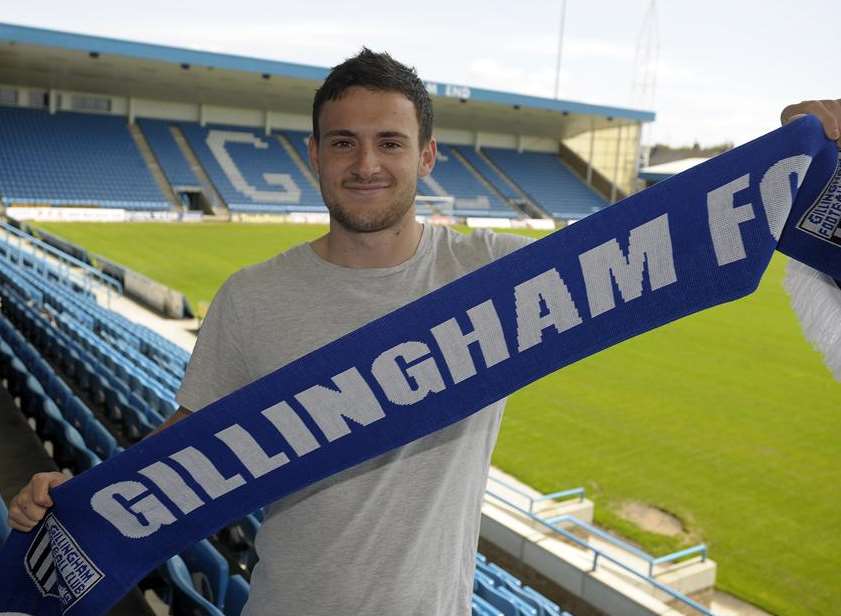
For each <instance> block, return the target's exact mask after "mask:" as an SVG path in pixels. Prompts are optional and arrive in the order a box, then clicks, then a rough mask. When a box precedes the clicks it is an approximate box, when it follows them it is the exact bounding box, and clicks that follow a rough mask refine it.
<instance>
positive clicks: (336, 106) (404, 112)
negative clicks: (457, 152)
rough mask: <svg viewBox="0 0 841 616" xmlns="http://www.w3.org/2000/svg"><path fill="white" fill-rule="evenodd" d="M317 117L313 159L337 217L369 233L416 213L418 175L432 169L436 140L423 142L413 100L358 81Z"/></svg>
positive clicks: (326, 198)
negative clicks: (318, 135) (366, 87)
mask: <svg viewBox="0 0 841 616" xmlns="http://www.w3.org/2000/svg"><path fill="white" fill-rule="evenodd" d="M318 122H319V132H320V138H319V142H318V143H317V144H316V142H315V139H313V138H310V142H309V156H310V164H311V165H312V168H313V169H314V170H315V172H316V173H317V174H318V181H319V184H320V185H321V194H322V197H323V198H324V203H325V205H326V206H327V209H328V210H329V211H330V215H331V217H332V218H333V220H335V221H336V222H338V223H339V224H340V225H341V226H342V227H344V228H345V229H347V230H349V231H354V232H357V233H370V232H373V231H381V230H383V229H388V228H390V227H392V226H394V225H395V224H397V223H398V222H400V221H401V220H403V219H404V218H405V217H406V216H407V215H410V216H413V215H414V203H415V192H416V189H417V181H418V177H420V176H425V175H428V174H429V173H430V172H431V171H432V167H433V166H434V164H435V152H436V144H435V140H434V139H432V140H430V142H429V143H427V144H425V145H424V146H423V147H422V148H421V147H420V145H419V143H418V129H419V127H418V120H417V115H416V113H415V107H414V104H413V103H412V101H410V100H409V99H408V98H406V97H405V96H404V95H402V94H400V93H398V92H384V91H372V90H368V89H365V88H362V87H358V86H354V87H351V88H348V89H347V90H346V91H345V93H344V95H343V96H342V97H341V98H340V99H339V100H334V101H328V102H326V103H325V104H324V106H323V107H322V108H321V113H320V115H319V118H318Z"/></svg>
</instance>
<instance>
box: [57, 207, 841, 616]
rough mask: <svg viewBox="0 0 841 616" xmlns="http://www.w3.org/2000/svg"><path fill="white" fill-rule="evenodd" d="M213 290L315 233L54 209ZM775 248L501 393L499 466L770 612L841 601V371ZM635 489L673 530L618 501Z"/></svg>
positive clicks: (136, 256) (107, 251) (634, 495)
mask: <svg viewBox="0 0 841 616" xmlns="http://www.w3.org/2000/svg"><path fill="white" fill-rule="evenodd" d="M43 226H44V227H45V228H46V229H48V230H50V231H52V232H54V233H57V234H59V235H61V236H63V237H66V238H67V239H70V240H72V241H75V242H77V243H79V244H81V245H83V246H84V247H86V248H88V249H89V250H91V251H93V252H95V253H99V254H102V255H103V256H107V257H109V258H112V259H114V260H116V261H118V262H120V263H123V264H125V265H127V266H129V267H132V268H134V269H137V270H139V271H141V272H143V273H145V274H146V275H148V276H150V277H152V278H154V279H156V280H159V281H161V282H163V283H165V284H167V285H170V286H172V287H174V288H176V289H179V290H181V291H182V292H184V293H185V294H186V295H187V296H188V297H189V299H190V300H191V301H192V302H193V303H194V304H195V303H196V302H198V301H201V300H204V301H207V300H210V299H211V298H212V296H213V294H214V292H215V290H216V289H217V288H218V287H219V285H220V284H221V283H222V282H223V281H224V280H225V278H227V276H229V275H230V274H231V273H233V272H234V271H235V270H236V269H237V268H239V267H241V266H243V265H246V264H250V263H255V262H257V261H260V260H263V259H267V258H269V257H271V256H272V255H274V254H275V253H276V252H278V251H280V250H284V249H286V248H288V247H289V246H291V245H293V244H295V243H298V242H302V241H306V240H308V239H312V238H314V237H316V236H318V235H320V234H322V233H324V231H325V228H324V227H314V226H291V225H259V226H257V225H228V224H216V225H213V224H202V225H186V224H185V225H167V224H133V225H106V224H50V225H43ZM783 266H784V259H783V258H782V257H779V256H777V257H775V260H774V261H773V262H772V266H771V269H770V270H769V272H768V273H767V274H766V276H765V279H764V280H763V282H762V285H761V286H760V289H759V291H758V292H757V293H756V294H754V295H753V296H751V297H749V298H746V299H744V300H741V301H738V302H734V303H731V304H728V305H725V306H720V307H718V308H714V309H712V310H709V311H706V312H704V313H701V314H697V315H694V316H691V317H689V318H686V319H682V320H680V321H678V322H676V323H672V324H671V325H668V326H666V327H663V328H660V329H658V330H656V331H653V332H650V333H648V334H645V335H643V336H640V337H639V338H636V339H634V340H630V341H627V342H625V343H623V344H620V345H618V346H616V347H613V348H611V349H609V350H607V351H604V352H602V353H600V354H598V355H597V356H594V357H591V358H589V359H586V360H584V361H581V362H579V363H577V364H575V365H573V366H570V367H568V368H566V369H564V370H562V371H561V372H559V373H557V374H554V375H551V376H549V377H546V378H544V379H543V380H541V381H539V382H537V383H535V384H533V385H531V386H530V387H528V388H527V389H525V390H523V391H520V392H519V393H517V394H516V395H515V396H513V397H512V398H511V400H510V402H509V404H508V409H507V410H506V413H505V419H504V421H503V425H502V431H501V434H500V438H499V444H498V445H497V448H496V452H495V454H494V464H496V465H497V466H499V467H500V468H502V469H504V470H505V471H507V472H510V473H512V474H514V475H516V476H517V477H519V478H520V479H522V480H523V481H525V482H527V483H529V484H531V485H533V486H535V487H537V488H538V489H540V490H543V491H546V492H548V491H552V490H557V489H562V488H569V487H574V486H578V485H583V486H584V487H585V488H586V489H587V496H588V497H589V498H591V499H593V500H594V501H595V502H596V520H597V522H598V523H599V524H601V525H603V526H605V527H608V528H611V529H613V530H615V531H617V532H618V533H620V534H622V535H623V536H625V537H627V538H630V539H631V540H633V541H636V542H637V543H639V544H641V545H642V546H644V547H645V548H647V549H648V550H650V551H652V552H654V553H655V554H656V555H661V554H664V553H666V552H668V551H671V550H672V549H674V548H677V547H680V546H682V545H689V544H691V543H695V542H698V541H703V542H706V543H707V544H708V545H709V548H710V556H711V558H713V559H714V560H716V561H717V562H718V564H719V569H718V587H719V588H720V589H722V590H725V591H728V592H732V593H733V594H735V595H738V596H739V597H741V598H743V599H745V600H748V601H751V602H753V603H755V604H758V605H760V606H761V607H763V608H765V609H767V610H769V611H771V612H773V613H775V614H786V615H789V614H791V615H794V614H797V615H801V614H802V615H804V616H806V615H814V614H833V613H838V612H837V610H838V609H839V608H838V606H839V605H841V584H839V579H841V578H839V573H838V572H839V570H841V514H840V513H839V509H840V508H841V385H839V384H838V383H836V382H834V381H833V380H832V379H831V378H830V376H829V373H828V371H827V370H826V368H825V367H824V366H823V365H822V364H821V362H820V359H819V357H818V355H817V354H816V353H815V352H813V351H812V350H811V349H810V348H809V347H808V345H807V343H806V342H805V341H804V340H803V337H802V336H801V334H800V331H799V328H798V326H797V323H796V321H795V318H794V316H793V314H792V313H791V311H790V310H789V308H788V303H787V299H786V297H785V293H784V291H783V290H782V287H781V280H782V276H783ZM627 501H639V502H643V503H647V504H649V505H652V506H656V507H659V508H661V509H664V510H667V511H670V512H672V513H673V514H675V515H676V516H678V517H679V518H680V519H681V521H682V522H683V524H684V526H685V528H686V530H687V533H686V535H687V536H686V537H684V538H683V539H675V538H667V537H664V536H662V535H657V534H654V533H648V532H644V531H642V530H641V529H639V528H638V527H636V526H635V525H634V524H632V523H630V522H628V521H627V520H625V519H623V518H622V517H620V515H619V514H618V510H619V508H620V506H621V504H622V503H623V502H627Z"/></svg>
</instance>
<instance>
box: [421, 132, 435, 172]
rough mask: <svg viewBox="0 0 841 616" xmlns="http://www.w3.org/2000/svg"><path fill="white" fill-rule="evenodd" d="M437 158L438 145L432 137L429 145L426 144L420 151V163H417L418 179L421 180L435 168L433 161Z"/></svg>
mask: <svg viewBox="0 0 841 616" xmlns="http://www.w3.org/2000/svg"><path fill="white" fill-rule="evenodd" d="M437 156H438V143H437V142H436V141H435V137H432V138H430V140H429V143H427V144H426V145H425V146H423V148H422V149H421V153H420V162H419V163H418V177H419V178H422V177H424V176H427V175H429V174H430V173H432V169H433V168H434V167H435V159H436V158H437Z"/></svg>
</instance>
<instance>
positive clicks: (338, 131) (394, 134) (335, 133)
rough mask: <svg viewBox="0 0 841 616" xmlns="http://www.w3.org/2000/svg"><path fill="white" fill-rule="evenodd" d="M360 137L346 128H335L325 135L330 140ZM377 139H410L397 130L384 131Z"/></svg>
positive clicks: (379, 133)
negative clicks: (333, 138) (331, 138)
mask: <svg viewBox="0 0 841 616" xmlns="http://www.w3.org/2000/svg"><path fill="white" fill-rule="evenodd" d="M357 136H358V135H357V134H356V133H355V132H353V131H352V130H348V129H346V128H334V129H333V130H328V131H327V132H325V133H324V137H325V138H327V139H329V138H330V137H357ZM377 137H379V138H381V139H382V138H386V139H395V138H400V139H409V135H407V134H406V133H401V132H400V131H396V130H384V131H380V132H378V133H377Z"/></svg>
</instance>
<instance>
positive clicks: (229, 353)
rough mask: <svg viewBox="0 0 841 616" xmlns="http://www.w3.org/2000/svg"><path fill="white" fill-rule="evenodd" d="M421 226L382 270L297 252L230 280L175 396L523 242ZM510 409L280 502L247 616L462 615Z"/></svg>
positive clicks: (260, 539)
mask: <svg viewBox="0 0 841 616" xmlns="http://www.w3.org/2000/svg"><path fill="white" fill-rule="evenodd" d="M528 241H529V240H528V239H526V238H523V237H518V236H513V235H506V234H500V235H497V234H494V233H492V232H488V231H476V232H475V233H473V234H471V235H468V236H465V235H461V234H459V233H456V232H454V231H451V230H449V229H447V228H445V227H434V226H429V225H427V226H425V227H424V230H423V235H422V237H421V241H420V244H419V245H418V249H417V251H416V253H415V255H414V256H413V257H411V258H410V259H409V260H407V261H405V262H404V263H402V264H400V265H398V266H395V267H388V268H372V269H352V268H345V267H340V266H337V265H334V264H332V263H329V262H327V261H324V260H323V259H321V258H320V257H319V256H318V255H317V254H316V253H315V252H314V251H313V249H312V247H311V246H310V245H309V244H302V245H300V246H296V247H294V248H292V249H290V250H289V251H287V252H285V253H282V254H279V255H277V256H276V257H274V258H272V259H269V260H268V261H265V262H263V263H260V264H258V265H254V266H251V267H247V268H245V269H243V270H240V271H239V272H237V273H236V274H234V275H233V276H232V277H231V278H230V279H228V281H227V282H226V283H225V284H224V285H223V287H222V289H221V290H220V291H219V293H218V294H217V296H216V298H215V299H214V300H213V304H212V306H211V307H210V310H209V311H208V315H207V318H206V319H205V321H204V323H203V325H202V328H201V333H200V334H199V339H198V342H197V343H196V348H195V350H194V352H193V356H192V358H191V360H190V365H189V367H188V368H187V374H186V375H185V377H184V382H183V383H182V385H181V389H180V391H179V392H178V395H177V396H176V399H177V400H178V402H179V403H180V404H181V405H182V406H184V407H186V408H188V409H192V410H198V409H201V408H202V407H204V406H206V405H208V404H210V403H211V402H213V401H215V400H217V399H218V398H221V397H222V396H224V395H226V394H227V393H229V392H231V391H233V390H235V389H237V388H239V387H242V386H243V385H246V384H247V383H250V382H251V381H253V380H255V379H257V378H259V377H261V376H264V375H266V374H268V373H269V372H272V371H274V370H275V369H277V368H279V367H280V366H283V365H285V364H287V363H289V362H291V361H293V360H295V359H297V358H299V357H301V356H303V355H305V354H306V353H309V352H310V351H312V350H314V349H316V348H318V347H320V346H323V345H324V344H326V343H328V342H331V341H332V340H334V339H336V338H338V337H340V336H342V335H344V334H346V333H348V332H350V331H353V330H354V329H357V328H358V327H360V326H362V325H364V324H365V323H367V322H369V321H371V320H373V319H375V318H377V317H380V316H382V315H384V314H387V313H388V312H391V311H392V310H394V309H396V308H398V307H400V306H402V305H404V304H406V303H408V302H410V301H411V300H413V299H416V298H418V297H420V296H422V295H425V294H426V293H428V292H429V291H432V290H433V289H436V288H438V287H441V286H443V285H444V284H446V283H448V282H450V281H452V280H454V279H455V278H458V277H459V276H462V275H463V274H466V273H468V272H470V271H472V270H474V269H476V268H478V267H480V266H482V265H485V264H486V263H488V262H490V261H492V260H494V259H496V258H498V257H501V256H503V255H505V254H508V253H510V252H512V251H514V250H516V249H517V248H520V247H521V246H523V245H525V244H526V243H528ZM503 407H504V401H500V402H498V403H496V404H493V405H491V406H489V407H487V408H486V409H484V410H483V411H481V412H479V413H476V414H474V415H472V416H470V417H469V418H467V419H464V420H463V421H461V422H459V423H457V424H454V425H452V426H449V427H448V428H445V429H443V430H440V431H438V432H436V433H434V434H431V435H429V436H427V437H424V438H422V439H419V440H417V441H415V442H413V443H410V444H408V445H406V446H404V447H401V448H399V449H396V450H394V451H392V452H389V453H387V454H384V455H382V456H380V457H378V458H375V459H372V460H369V461H368V462H365V463H362V464H360V465H358V466H356V467H353V468H351V469H348V470H346V471H343V472H340V473H338V474H336V475H334V476H332V477H329V478H327V479H324V480H322V481H320V482H318V483H316V484H313V485H311V486H309V487H308V488H305V489H303V490H300V491H299V492H296V493H295V494H292V495H290V496H288V497H286V498H284V499H282V500H280V501H277V502H275V503H273V504H272V505H271V506H269V507H268V508H267V515H266V518H265V521H264V522H263V525H262V527H261V529H260V532H259V533H258V535H257V540H256V545H257V553H258V556H259V558H260V561H259V563H258V564H257V566H256V567H255V569H254V571H253V573H252V578H251V596H250V598H249V601H248V604H247V606H246V608H245V610H244V611H243V615H244V616H328V615H330V616H332V615H334V614H354V615H355V616H389V615H391V614H394V615H398V614H399V615H401V616H410V615H416V616H466V615H467V614H469V613H470V596H471V593H472V588H473V569H474V560H473V559H474V554H475V550H476V544H477V542H478V536H479V519H480V510H481V503H482V496H483V491H484V487H485V481H486V479H487V473H488V466H489V464H490V456H491V451H492V450H493V446H494V443H495V441H496V436H497V432H498V429H499V422H500V418H501V416H502V410H503Z"/></svg>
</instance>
